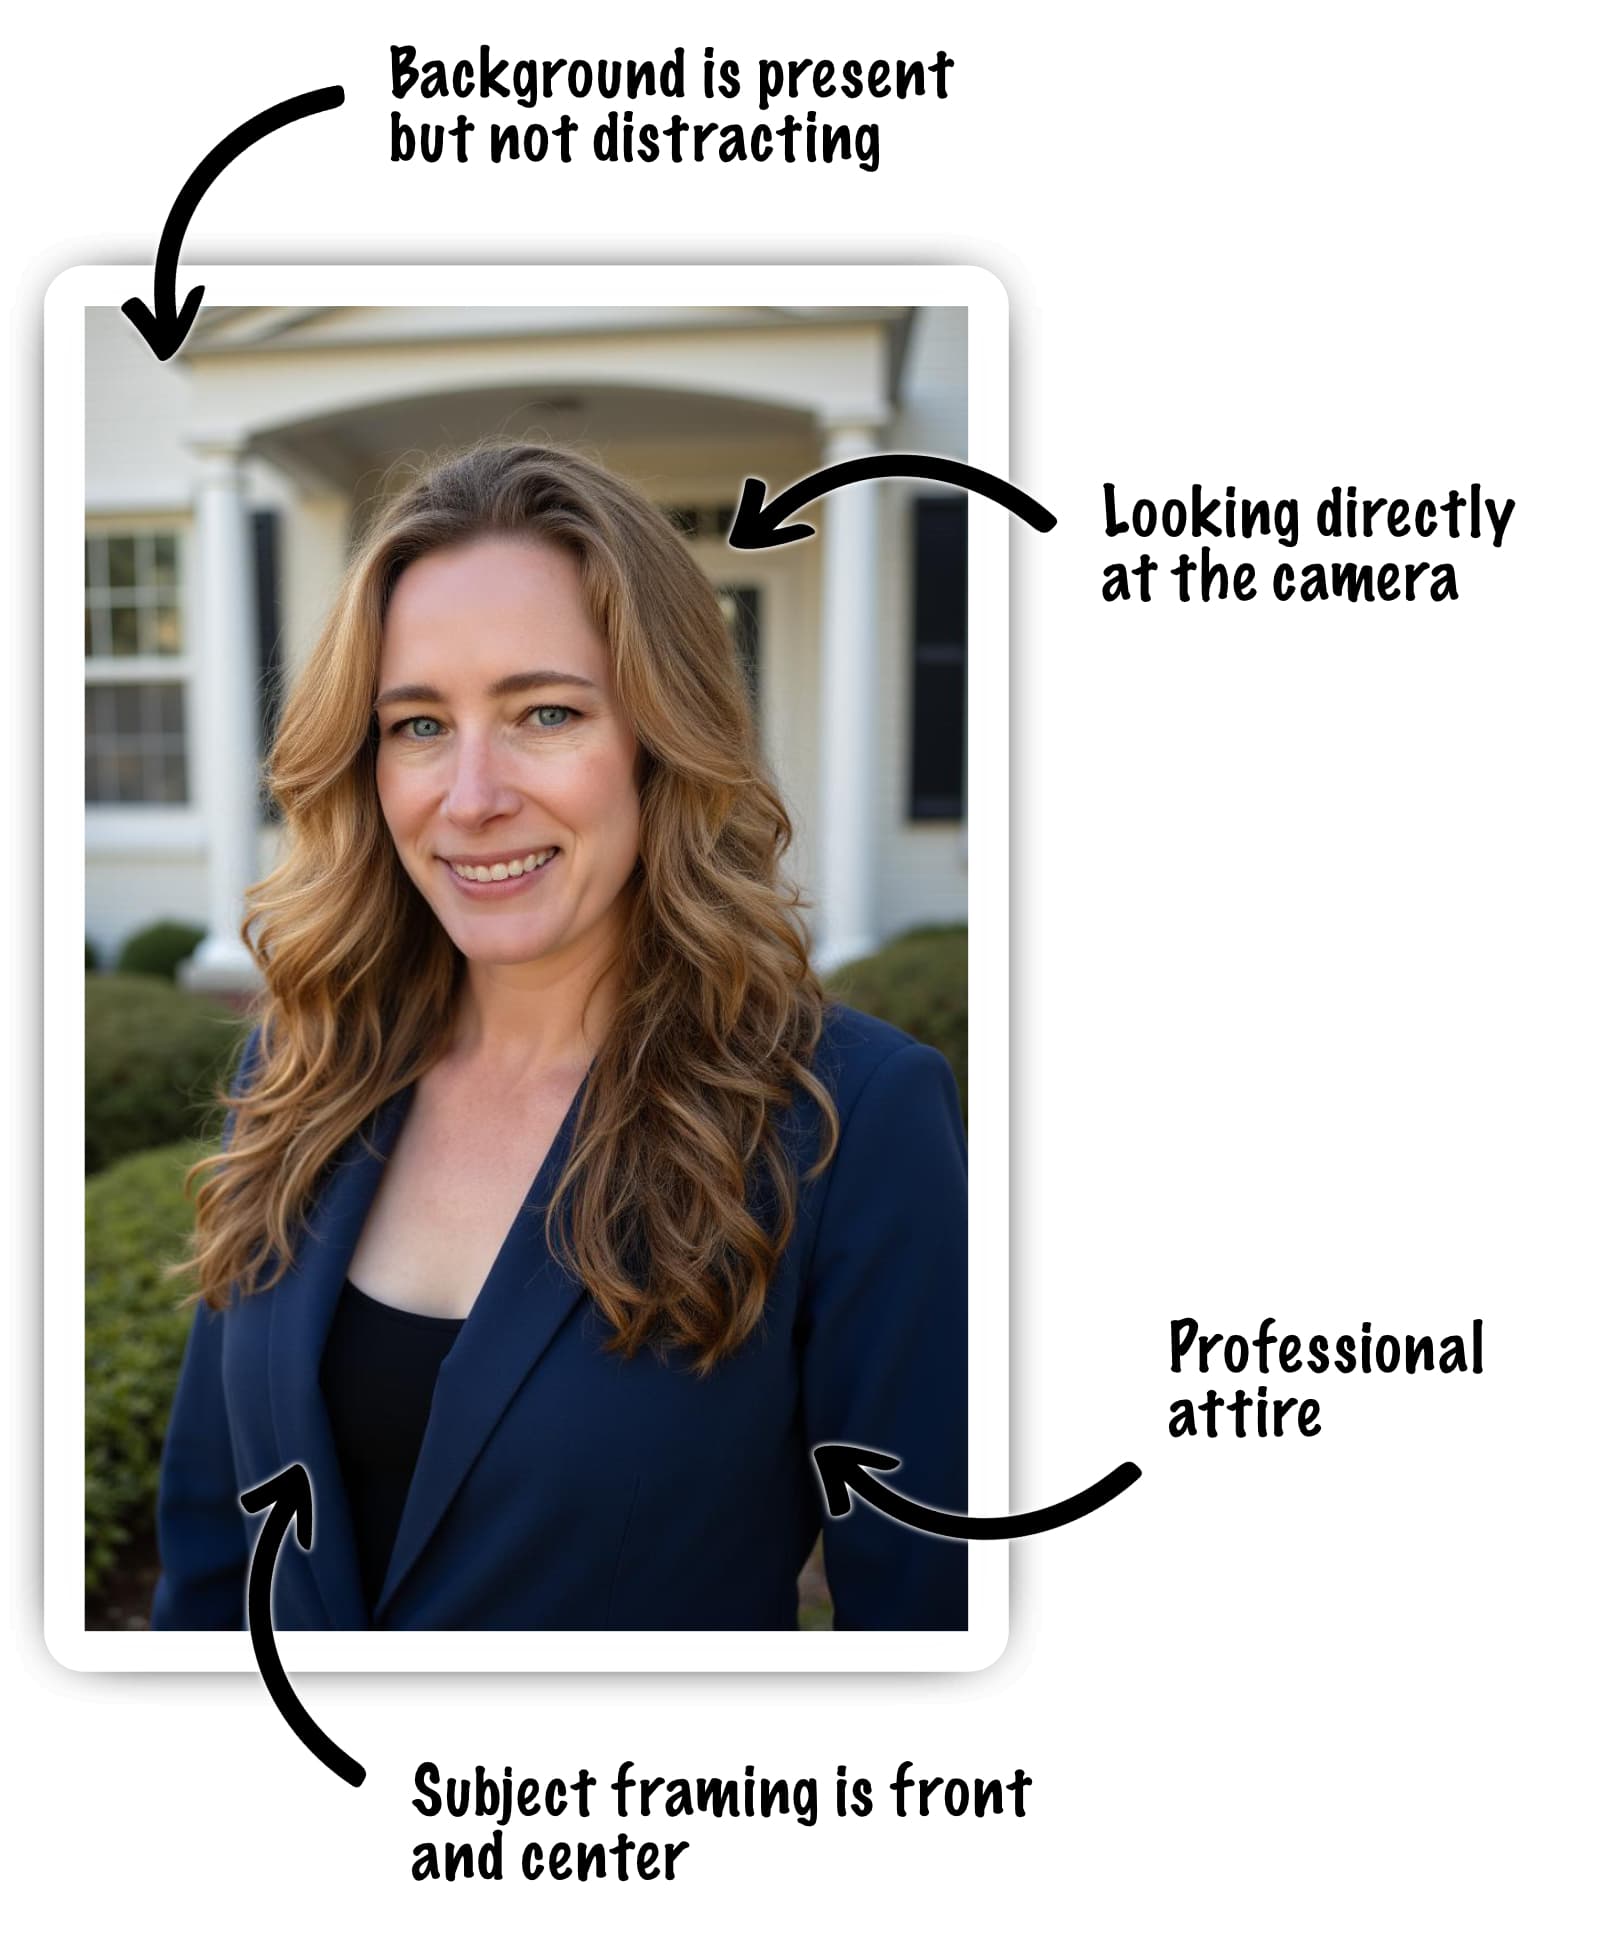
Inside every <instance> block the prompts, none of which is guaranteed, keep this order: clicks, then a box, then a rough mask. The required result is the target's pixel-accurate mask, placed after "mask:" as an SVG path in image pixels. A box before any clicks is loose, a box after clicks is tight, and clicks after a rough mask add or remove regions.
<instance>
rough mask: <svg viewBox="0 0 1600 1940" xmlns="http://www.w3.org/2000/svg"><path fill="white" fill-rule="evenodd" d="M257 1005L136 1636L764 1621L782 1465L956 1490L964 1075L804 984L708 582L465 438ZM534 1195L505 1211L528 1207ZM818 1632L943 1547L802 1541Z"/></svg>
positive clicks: (349, 599)
mask: <svg viewBox="0 0 1600 1940" xmlns="http://www.w3.org/2000/svg"><path fill="white" fill-rule="evenodd" d="M271 779H272V787H273V791H274V794H275V796H276V798H277V800H278V802H279V804H280V806H281V808H282V811H283V818H284V831H285V837H286V842H285V848H284V852H283V860H282V862H281V864H280V866H279V867H278V868H277V869H276V870H275V871H274V872H273V873H272V875H271V876H269V877H268V878H267V879H266V881H265V882H264V883H262V884H261V885H260V886H259V887H258V889H257V890H256V891H255V892H254V896H253V900H252V908H251V912H250V916H249V920H248V921H247V924H246V933H247V935H248V937H249V938H250V941H251V947H252V949H253V950H254V952H255V954H256V957H257V960H258V961H259V963H260V965H261V969H262V972H263V976H264V978H265V983H266V999H265V1006H264V1011H263V1014H262V1017H261V1021H260V1024H259V1025H258V1028H257V1030H256V1032H255V1033H254V1035H253V1036H252V1039H251V1042H250V1044H249V1046H248V1047H247V1050H246V1055H245V1061H244V1067H243V1069H242V1071H241V1075H240V1077H239V1079H238V1081H237V1083H236V1085H235V1088H234V1095H233V1096H232V1098H231V1101H230V1102H231V1106H232V1113H231V1118H230V1124H229V1131H228V1136H227V1139H226V1143H225V1149H224V1151H223V1152H222V1154H221V1155H220V1156H218V1157H216V1158H214V1159H211V1160H209V1161H205V1162H203V1164H202V1167H201V1168H199V1170H200V1171H201V1172H202V1174H203V1175H204V1176H203V1183H202V1184H201V1186H200V1188H199V1191H198V1195H197V1218H196V1240H195V1253H194V1266H195V1269H196V1272H197V1275H198V1280H199V1286H200V1291H201V1294H202V1296H203V1299H204V1302H205V1305H204V1306H203V1307H202V1308H201V1310H200V1311H199V1312H198V1313H197V1316H196V1323H195V1327H194V1330H193V1333H192V1335H191V1337H190V1341H189V1346H188V1350H187V1353H186V1357H185V1362H184V1368H183V1372H182V1376H181V1379H180V1382H179V1388H178V1394H177V1399H176V1402H175V1405H174V1410H173V1416H172V1422H171V1426H170V1430H169V1433H168V1437H167V1444H166V1450H165V1454H164V1458H163V1468H162V1482H161V1501H160V1509H159V1518H158V1520H159V1531H160V1541H161V1552H162V1563H163V1577H162V1581H161V1584H160V1586H159V1588H158V1590H157V1594H156V1600H155V1606H154V1611H153V1619H152V1620H153V1622H154V1623H155V1624H156V1625H157V1626H158V1627H169V1628H214V1627H233V1626H237V1625H238V1624H240V1623H241V1622H242V1621H243V1595H244V1581H245V1569H246V1563H247V1556H248V1550H249V1546H250V1542H251V1539H252V1535H253V1529H252V1525H251V1524H250V1523H249V1522H248V1521H247V1519H246V1518H245V1516H244V1515H243V1513H242V1511H241V1510H240V1507H239V1502H238V1497H239V1493H240V1492H241V1491H242V1490H245V1489H248V1488H250V1487H252V1486H253V1485H254V1484H256V1483H258V1482H260V1481H262V1480H264V1479H266V1478H267V1477H269V1476H271V1475H275V1474H277V1473H278V1472H279V1471H280V1470H281V1469H282V1468H283V1467H285V1466H286V1465H287V1464H289V1463H290V1462H300V1463H303V1464H304V1465H305V1467H306V1468H307V1470H308V1472H309V1473H310V1476H311V1479H312V1486H313V1489H314V1491H315V1498H316V1514H315V1543H314V1545H313V1548H312V1551H311V1553H310V1555H309V1556H307V1555H306V1554H304V1553H302V1552H301V1551H300V1550H299V1549H298V1548H297V1547H296V1546H295V1545H293V1544H286V1545H285V1547H284V1549H283V1551H282V1553H281V1557H280V1561H279V1564H278V1573H277V1579H276V1587H275V1592H274V1605H275V1614H276V1621H277V1622H278V1624H279V1625H280V1626H282V1627H289V1628H312V1629H317V1628H341V1629H343V1628H362V1627H366V1626H369V1625H370V1626H372V1627H377V1628H421V1629H471V1628H493V1629H525V1628H554V1629H589V1628H618V1629H677V1628H689V1629H711V1628H719V1629H720V1628H729V1629H764V1628H793V1627H794V1624H795V1621H796V1593H795V1579H796V1575H797V1572H798V1571H799V1569H800V1566H801V1564H802V1563H803V1561H804V1559H805V1557H806V1555H807V1553H808V1551H809V1549H810V1546H811V1544H812V1542H813V1540H814V1537H815V1535H816V1531H817V1528H818V1524H819V1521H820V1498H819V1491H818V1486H817V1481H816V1477H815V1474H814V1471H813V1470H812V1468H811V1465H810V1460H809V1452H810V1450H811V1449H812V1448H813V1447H814V1446H815V1445H816V1444H818V1443H820V1442H824V1441H845V1442H854V1443H859V1444H863V1445H865V1446H868V1447H872V1448H878V1449H883V1450H886V1451H888V1452H889V1453H891V1454H894V1455H897V1456H899V1457H900V1458H901V1462H902V1467H901V1470H900V1471H899V1473H897V1475H896V1477H895V1481H896V1485H897V1486H902V1487H903V1488H904V1490H905V1492H906V1493H907V1494H910V1495H912V1496H915V1497H917V1498H919V1499H921V1500H925V1501H929V1502H933V1503H936V1504H938V1505H939V1506H941V1507H946V1508H961V1507H963V1506H964V1504H965V1470H966V1435H965V1397H966V1353H965V1346H966V1341H965V1325H966V1226H965V1217H966V1198H965V1195H966V1179H965V1154H964V1147H963V1143H962V1135H961V1126H960V1119H959V1114H958V1109H957V1105H956V1100H955V1092H954V1086H953V1082H952V1079H951V1076H950V1072H949V1067H948V1066H947V1065H946V1064H945V1062H944V1060H943V1059H942V1058H940V1057H939V1056H938V1054H937V1053H936V1052H933V1051H930V1050H928V1049H926V1048H924V1047H922V1046H919V1045H916V1044H914V1043H913V1042H912V1041H911V1040H910V1039H909V1038H907V1037H905V1036H904V1035H903V1034H902V1033H900V1032H898V1031H895V1030H893V1029H891V1028H890V1027H889V1026H887V1025H884V1024H881V1023H878V1022H876V1021H874V1020H872V1019H869V1018H866V1017H863V1016H861V1015H859V1014H857V1013H855V1012H852V1011H849V1010H846V1009H843V1008H841V1007H838V1006H829V1005H827V1004H826V1003H825V1000H824V998H823V996H822V993H821V990H820V987H819V985H818V983H817V981H816V978H815V976H814V974H813V972H812V970H811V968H810V965H809V963H808V961H807V956H806V950H805V945H804V940H803V936H802V933H801V932H800V930H799V928H798V925H797V924H796V921H795V919H794V898H793V896H792V895H791V894H789V893H787V892H786V891H785V890H784V889H783V888H782V887H781V886H780V881H779V876H778V863H779V858H780V855H781V853H782V851H783V849H784V847H785V846H786V844H787V842H788V839H789V833H790V831H789V823H788V819H787V817H786V815H785V813H784V810H783V806H782V804H781V802H780V801H779V799H778V797H777V795H776V793H775V791H774V789H773V787H772V784H771V783H770V781H769V780H768V779H767V777H766V775H765V773H764V771H763V768H762V765H761V761H760V757H759V754H758V751H757V745H756V737H755V732H754V728H753V725H752V720H751V714H750V709H749V705H748V700H747V696H746V693H745V688H744V683H743V680H742V677H741V674H740V671H739V668H738V665H737V662H736V659H735V656H734V653H733V649H732V645H731V643H730V640H729V637H728V633H727V629H726V627H725V626H724V625H723V622H722V618H721V615H720V612H719V610H718V607H717V602H716V598H715V595H714V593H713V591H712V589H711V587H710V585H709V584H708V582H707V581H706V579H705V578H704V576H703V575H702V574H701V573H700V572H699V570H698V569H697V568H696V567H695V566H694V564H693V563H692V561H691V560H690V558H689V555H688V553H687V551H686V550H685V548H684V547H683V545H682V544H681V542H680V541H679V540H678V538H677V536H676V535H675V534H674V533H673V531H672V529H671V527H670V526H669V525H668V523H667V522H666V521H665V519H663V518H662V517H661V516H660V515H659V514H658V513H657V512H656V511H655V510H654V509H653V508H652V507H651V506H650V505H649V504H648V503H647V502H646V501H645V500H644V499H642V498H641V497H640V496H639V495H638V494H637V493H636V492H635V491H634V490H633V489H632V488H631V487H629V486H627V485H625V484H623V483H622V482H621V481H620V480H618V479H616V478H614V477H612V476H611V475H610V474H608V473H607V472H605V471H604V470H602V469H601V468H600V467H598V466H596V465H594V464H591V463H589V462H587V461H586V460H583V459H581V458H578V457H576V456H574V455H572V454H570V453H565V452H557V451H551V450H546V449H540V448H536V447H530V446H494V447H482V448H479V449H477V450H474V451H471V452H469V453H467V454H466V455H465V456H464V457H461V458H458V459H455V460H453V461H451V462H448V463H446V464H444V465H442V466H440V467H439V468H438V469H436V470H435V471H433V472H432V473H431V474H430V475H429V476H427V477H424V478H423V479H422V480H421V481H420V482H419V483H417V484H416V485H414V486H413V487H412V488H411V489H410V490H409V491H407V492H405V493H404V494H403V495H402V496H401V497H400V498H399V499H398V500H397V501H396V502H394V503H393V504H392V505H391V507H390V508H389V510H388V511H387V512H386V513H385V514H384V516H383V517H382V518H381V520H380V522H379V524H378V526H377V529H376V530H375V531H374V533H373V534H372V536H371V537H370V538H369V539H368V541H367V542H366V544H365V545H364V547H363V548H362V549H361V551H360V554H359V556H358V557H357V559H356V561H355V563H354V565H353V566H352V568H351V570H350V572H349V575H348V577H347V580H346V583H345V586H344V588H343V590H342V593H341V595H340V597H339V600H338V602H337V604H336V606H335V609H334V612H333V615H332V618H331V620H330V621H329V624H328V626H327V628H326V630H325V632H324V634H323V636H322V638H321V640H320V642H319V643H318V645H317V647H316V649H315V651H314V652H313V654H312V655H311V657H310V660H309V663H308V664H307V665H306V667H305V669H304V670H303V672H302V673H301V675H300V677H299V678H298V680H297V681H296V683H295V685H294V688H293V691H292V692H291V694H290V695H289V696H288V699H287V701H286V704H285V707H284V710H283V715H282V721H281V725H280V727H279V730H278V735H277V739H276V744H275V747H274V750H273V755H272V762H271ZM530 1182H531V1183H530ZM826 1563H827V1570H828V1576H829V1581H830V1586H831V1589H832V1592H833V1596H834V1603H835V1622H836V1624H837V1625H838V1626H840V1627H856V1628H864V1627H870V1628H888V1629H899V1628H906V1629H926V1628H963V1627H965V1623H966V1553H965V1548H964V1546H963V1545H960V1544H954V1543H946V1542H942V1541H939V1540H937V1539H930V1538H928V1537H925V1536H921V1535H917V1534H914V1533H913V1532H911V1531H909V1530H906V1529H904V1528H903V1527H901V1526H900V1525H898V1524H894V1523H891V1522H889V1521H888V1520H886V1519H884V1518H883V1517H881V1516H878V1515H875V1514H873V1513H871V1512H869V1511H867V1510H865V1509H861V1510H858V1511H856V1512H855V1513H853V1514H852V1515H850V1516H848V1517H845V1518H843V1519H841V1520H840V1521H839V1522H837V1523H835V1524H830V1526H829V1529H828V1532H827V1538H826Z"/></svg>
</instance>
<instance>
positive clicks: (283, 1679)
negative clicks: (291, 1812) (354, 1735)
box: [239, 1462, 367, 1785]
mask: <svg viewBox="0 0 1600 1940" xmlns="http://www.w3.org/2000/svg"><path fill="white" fill-rule="evenodd" d="M239 1501H240V1503H241V1504H242V1505H243V1507H244V1509H245V1510H246V1512H247V1513H248V1514H250V1515H252V1516H255V1515H259V1514H260V1513H261V1511H262V1510H263V1509H265V1510H267V1511H268V1515H267V1520H266V1522H265V1523H264V1524H263V1525H262V1529H261V1534H260V1535H259V1536H258V1537H257V1538H256V1546H255V1553H254V1554H253V1555H252V1556H251V1558H250V1583H249V1587H248V1590H247V1592H246V1603H247V1607H248V1609H249V1612H250V1642H251V1644H252V1646H253V1647H254V1649H255V1653H256V1665H257V1667H258V1668H259V1670H260V1672H261V1681H262V1682H263V1683H264V1684H265V1685H266V1687H267V1689H268V1691H269V1692H270V1693H271V1696H272V1701H273V1703H274V1704H275V1705H277V1707H278V1709H279V1710H280V1711H281V1712H282V1713H283V1715H284V1717H285V1718H286V1719H287V1720H288V1724H289V1729H290V1730H291V1731H292V1732H293V1733H294V1735H295V1736H296V1737H297V1738H298V1739H299V1740H300V1742H301V1744H303V1745H304V1746H305V1747H306V1749H307V1750H308V1751H310V1752H313V1753H315V1755H316V1756H317V1757H318V1758H320V1759H321V1760H322V1762H323V1764H324V1765H326V1766H327V1768H328V1769H329V1771H331V1772H337V1773H338V1774H339V1776H340V1777H341V1778H342V1779H343V1780H344V1782H345V1783H346V1784H347V1785H359V1784H360V1783H361V1782H362V1780H363V1779H364V1778H365V1777H366V1775H367V1768H366V1766H365V1765H358V1764H357V1763H356V1761H355V1760H354V1759H353V1758H352V1757H351V1756H350V1754H349V1752H347V1751H341V1750H340V1749H339V1747H338V1746H337V1745H336V1744H335V1743H334V1742H333V1740H332V1739H331V1738H330V1737H329V1736H328V1734H327V1732H325V1731H324V1730H323V1728H322V1726H321V1725H319V1724H318V1723H317V1721H316V1719H315V1718H313V1717H312V1715H311V1713H310V1712H309V1711H307V1709H306V1707H305V1706H304V1705H303V1704H302V1703H301V1702H300V1700H299V1698H297V1697H296V1696H295V1694H294V1686H293V1685H292V1684H291V1683H290V1682H289V1678H288V1674H287V1673H286V1672H285V1670H284V1668H283V1659H282V1658H281V1657H280V1656H279V1655H278V1640H277V1638H276V1637H275V1636H274V1635H273V1630H272V1576H273V1572H274V1571H275V1570H276V1569H277V1567H278V1551H279V1550H280V1549H282V1547H283V1539H284V1537H285V1536H287V1535H288V1533H289V1526H290V1524H291V1523H292V1524H293V1525H294V1533H295V1537H296V1540H297V1541H298V1542H299V1544H300V1547H301V1548H302V1549H309V1548H310V1547H311V1477H310V1476H309V1475H307V1473H306V1472H305V1470H304V1469H303V1468H302V1467H301V1465H300V1464H299V1463H298V1462H291V1463H290V1464H289V1466H288V1467H287V1468H286V1469H285V1470H284V1471H283V1473H282V1474H281V1475H275V1476H273V1478H272V1480H271V1481H270V1482H262V1483H259V1484H258V1485H257V1486H256V1487H255V1488H253V1489H246V1491H245V1492H244V1494H243V1495H242V1496H240V1498H239Z"/></svg>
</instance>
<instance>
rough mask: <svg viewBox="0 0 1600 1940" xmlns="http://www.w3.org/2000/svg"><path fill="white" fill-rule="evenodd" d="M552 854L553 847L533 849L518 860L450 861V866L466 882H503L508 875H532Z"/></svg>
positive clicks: (553, 851) (553, 852)
mask: <svg viewBox="0 0 1600 1940" xmlns="http://www.w3.org/2000/svg"><path fill="white" fill-rule="evenodd" d="M554 854H555V850H554V849H535V850H533V852H532V853H531V854H529V855H525V856H523V857H522V859H521V860H520V861H518V862H487V863H485V862H452V863H451V865H450V867H451V868H452V869H453V870H454V871H455V872H456V874H457V875H458V876H462V877H464V878H465V879H466V881H468V882H504V881H505V880H506V878H507V877H508V876H530V875H532V874H533V872H534V870H535V869H542V868H543V867H544V865H545V864H546V863H547V862H548V861H549V860H550V858H551V857H552V856H553V855H554Z"/></svg>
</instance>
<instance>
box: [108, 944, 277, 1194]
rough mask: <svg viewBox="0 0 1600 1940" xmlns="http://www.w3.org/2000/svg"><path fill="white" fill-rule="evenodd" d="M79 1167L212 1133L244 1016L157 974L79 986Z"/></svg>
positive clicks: (120, 976) (125, 977) (237, 1047)
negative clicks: (81, 1019) (81, 1115)
mask: <svg viewBox="0 0 1600 1940" xmlns="http://www.w3.org/2000/svg"><path fill="white" fill-rule="evenodd" d="M84 1013H85V1015H84V1073H83V1075H84V1094H85V1095H84V1141H83V1143H84V1151H83V1158H84V1169H85V1171H88V1172H98V1171H100V1170H101V1169H102V1168H103V1167H105V1166H108V1165H110V1164H112V1163H113V1162H114V1161H115V1160H117V1159H120V1158H123V1157H125V1156H126V1155H127V1154H128V1153H130V1152H142V1151H146V1150H148V1149H149V1148H150V1147H152V1146H156V1145H170V1144H171V1143H172V1142H173V1141H174V1140H176V1139H181V1138H199V1137H203V1136H205V1135H206V1134H207V1133H209V1132H212V1131H214V1130H216V1128H217V1126H218V1123H219V1119H220V1114H219V1112H218V1110H217V1107H216V1095H217V1092H218V1090H219V1088H220V1087H221V1086H222V1085H224V1084H226V1082H227V1080H228V1077H229V1075H230V1074H231V1072H232V1070H233V1067H234V1064H235V1062H236V1061H237V1058H238V1054H239V1049H240V1045H241V1041H242V1039H243V1036H244V1032H245V1030H246V1022H245V1019H243V1018H242V1017H240V1016H238V1015H237V1014H236V1013H235V1012H233V1011H231V1010H228V1009H226V1008H224V1007H222V1006H220V1005H218V1004H216V1003H214V1002H213V1001H212V1000H211V999H209V998H206V997H199V996H191V995H190V994H189V993H188V992H186V991H182V990H178V989H175V988H174V987H173V985H171V984H170V983H167V982H165V981H164V980H163V979H162V978H160V977H129V976H123V975H121V974H120V973H119V974H117V975H114V976H104V977H91V978H90V979H89V980H88V982H87V983H86V984H85V985H84Z"/></svg>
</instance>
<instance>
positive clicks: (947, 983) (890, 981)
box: [828, 924, 967, 1111]
mask: <svg viewBox="0 0 1600 1940" xmlns="http://www.w3.org/2000/svg"><path fill="white" fill-rule="evenodd" d="M828 988H829V990H830V991H831V992H832V994H833V995H834V996H835V997H837V998H839V999H840V1000H841V1002H843V1003H847V1004H853V1005H854V1006H855V1008H856V1009H857V1010H864V1011H867V1012H868V1013H869V1014H870V1015H871V1016H873V1017H881V1018H882V1019H883V1020H884V1022H885V1023H888V1024H897V1025H899V1027H900V1029H901V1030H903V1031H905V1032H907V1033H908V1035H910V1036H911V1037H914V1038H917V1039H919V1040H920V1041H921V1042H922V1043H924V1044H931V1045H932V1046H933V1047H934V1049H935V1050H937V1051H942V1052H943V1053H944V1054H945V1056H946V1057H947V1058H948V1059H949V1060H950V1064H951V1067H952V1068H953V1070H954V1071H955V1074H956V1084H957V1086H958V1087H959V1089H960V1092H961V1108H962V1110H963V1111H965V1110H966V1102H967V932H966V926H965V925H964V924H954V925H951V926H949V927H948V928H942V929H920V930H908V931H906V933H905V934H904V935H903V936H898V937H896V938H895V939H894V941H893V942H891V943H886V944H885V945H884V947H883V948H882V949H881V950H879V951H878V952H877V953H876V954H875V955H873V956H870V957H861V958H858V959H857V961H856V962H854V963H847V964H845V965H843V966H842V967H841V968H840V969H838V970H836V971H835V972H834V973H833V975H832V976H831V977H830V978H829V979H828Z"/></svg>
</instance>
